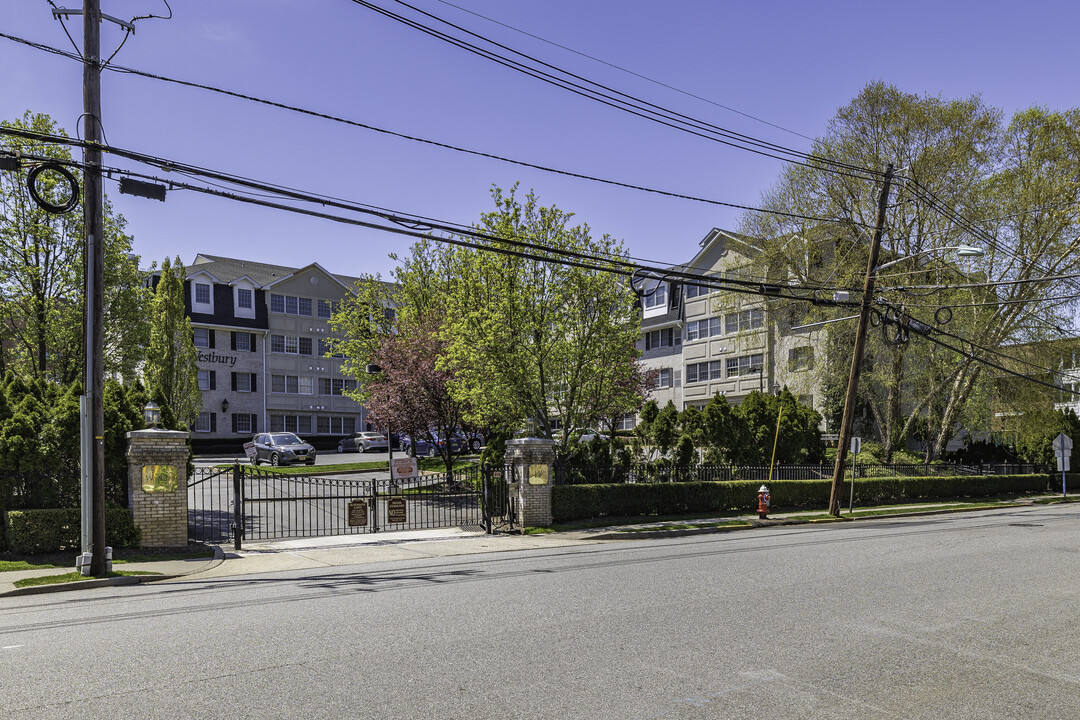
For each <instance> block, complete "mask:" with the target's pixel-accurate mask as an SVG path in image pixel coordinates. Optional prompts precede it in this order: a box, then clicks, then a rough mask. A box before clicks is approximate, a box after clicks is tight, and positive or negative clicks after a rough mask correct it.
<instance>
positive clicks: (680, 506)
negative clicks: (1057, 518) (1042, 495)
mask: <svg viewBox="0 0 1080 720" xmlns="http://www.w3.org/2000/svg"><path fill="white" fill-rule="evenodd" d="M1048 482H1049V478H1048V477H1047V476H1046V475H955V476H941V477H892V478H865V479H863V478H860V479H858V480H856V482H855V501H856V502H857V503H858V504H859V505H876V504H880V503H888V502H895V501H902V500H924V499H931V498H956V497H991V496H994V495H1012V494H1020V493H1036V492H1046V490H1047V487H1048ZM1058 483H1059V485H1058V486H1059V487H1060V478H1059V479H1058ZM765 484H766V485H768V486H769V492H770V494H771V500H772V508H773V509H774V510H775V509H777V508H797V507H827V506H828V505H829V493H830V491H831V489H832V480H777V481H774V482H767V483H765ZM759 487H761V482H759V481H756V480H755V481H748V480H733V481H727V482H687V483H634V484H611V485H555V486H554V487H552V488H551V505H552V507H551V514H552V520H553V521H554V522H557V523H558V522H567V521H570V520H584V519H588V518H598V517H636V516H648V515H679V514H682V513H698V512H717V513H725V512H756V511H757V491H758V488H759ZM1077 490H1078V491H1080V486H1077ZM850 492H851V486H850V484H849V483H847V482H845V483H844V487H843V491H842V493H841V498H842V502H841V505H843V504H846V502H847V500H848V497H849V493H850Z"/></svg>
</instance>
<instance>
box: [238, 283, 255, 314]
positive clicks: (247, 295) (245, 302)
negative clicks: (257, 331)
mask: <svg viewBox="0 0 1080 720" xmlns="http://www.w3.org/2000/svg"><path fill="white" fill-rule="evenodd" d="M251 297H252V296H251V290H249V289H247V288H237V289H236V307H239V308H244V309H245V310H251V309H252V307H253V305H254V303H253V302H252V299H251Z"/></svg>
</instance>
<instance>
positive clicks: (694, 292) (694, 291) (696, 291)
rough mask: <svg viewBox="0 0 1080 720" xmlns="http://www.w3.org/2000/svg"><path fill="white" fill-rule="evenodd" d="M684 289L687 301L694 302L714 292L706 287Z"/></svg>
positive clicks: (687, 286)
mask: <svg viewBox="0 0 1080 720" xmlns="http://www.w3.org/2000/svg"><path fill="white" fill-rule="evenodd" d="M683 289H684V291H685V293H686V299H687V300H693V299H694V298H696V297H702V296H704V295H708V294H709V293H711V292H712V288H707V287H705V286H704V285H684V286H683Z"/></svg>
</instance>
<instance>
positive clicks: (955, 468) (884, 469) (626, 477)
mask: <svg viewBox="0 0 1080 720" xmlns="http://www.w3.org/2000/svg"><path fill="white" fill-rule="evenodd" d="M833 470H834V467H833V465H831V464H829V465H777V466H774V467H772V468H770V467H769V466H768V465H751V466H747V465H691V466H670V465H667V464H663V463H656V464H647V465H627V466H612V467H579V466H572V465H565V464H557V465H556V466H555V484H556V485H586V484H589V485H591V484H606V483H665V482H719V481H729V480H753V481H761V482H767V481H769V480H823V479H831V478H832V476H833ZM1052 470H1053V467H1052V466H1050V465H1042V464H1038V463H995V464H984V465H956V464H947V463H938V464H932V465H924V464H917V465H908V464H896V463H891V464H882V463H858V464H854V465H853V464H850V463H849V464H848V466H847V468H846V469H845V472H844V477H845V478H852V477H855V478H856V479H858V478H871V477H930V476H941V475H1029V474H1041V473H1050V472H1051V471H1052Z"/></svg>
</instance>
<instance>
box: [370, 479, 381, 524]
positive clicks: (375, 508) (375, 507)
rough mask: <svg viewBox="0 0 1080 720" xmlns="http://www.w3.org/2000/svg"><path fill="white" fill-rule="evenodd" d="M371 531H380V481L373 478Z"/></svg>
mask: <svg viewBox="0 0 1080 720" xmlns="http://www.w3.org/2000/svg"><path fill="white" fill-rule="evenodd" d="M371 532H379V481H378V480H377V479H375V478H371Z"/></svg>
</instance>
